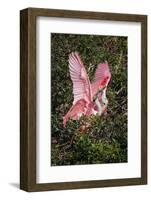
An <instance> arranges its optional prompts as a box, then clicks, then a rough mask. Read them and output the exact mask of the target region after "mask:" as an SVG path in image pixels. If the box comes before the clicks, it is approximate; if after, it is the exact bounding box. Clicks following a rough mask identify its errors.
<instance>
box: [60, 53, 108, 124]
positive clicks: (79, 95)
mask: <svg viewBox="0 0 151 200" xmlns="http://www.w3.org/2000/svg"><path fill="white" fill-rule="evenodd" d="M69 72H70V77H71V80H72V83H73V95H74V101H73V105H72V107H71V108H70V110H69V111H68V112H67V114H66V115H65V116H64V117H63V124H64V127H65V126H66V123H67V121H68V120H69V119H73V120H78V119H79V118H80V117H81V116H82V115H86V116H90V115H96V114H98V115H99V116H101V115H102V114H103V113H104V112H105V111H106V108H107V104H108V99H107V97H106V90H107V85H108V83H109V81H110V78H111V73H110V70H109V66H108V63H107V62H105V63H100V64H98V66H97V69H96V71H95V75H94V79H93V80H92V82H91V83H90V80H89V77H88V75H87V72H86V69H85V67H84V65H83V62H82V60H81V58H80V56H79V54H78V52H72V53H71V54H69Z"/></svg>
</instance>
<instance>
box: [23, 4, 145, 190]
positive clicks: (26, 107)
mask: <svg viewBox="0 0 151 200" xmlns="http://www.w3.org/2000/svg"><path fill="white" fill-rule="evenodd" d="M38 16H45V17H62V18H79V19H91V20H92V19H95V20H110V21H127V22H140V23H141V49H142V52H141V177H140V178H127V179H111V180H97V181H96V180H90V181H77V182H65V183H62V182H60V183H42V184H37V183H36V18H37V17H38ZM143 184H147V16H146V15H136V14H119V13H103V12H87V11H72V10H55V9H41V8H27V9H24V10H21V11H20V189H22V190H25V191H29V192H32V191H46V190H63V189H80V188H98V187H109V186H125V185H143Z"/></svg>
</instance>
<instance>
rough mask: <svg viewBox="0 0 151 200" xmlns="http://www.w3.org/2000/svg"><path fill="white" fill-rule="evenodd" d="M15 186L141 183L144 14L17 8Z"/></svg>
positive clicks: (43, 187)
mask: <svg viewBox="0 0 151 200" xmlns="http://www.w3.org/2000/svg"><path fill="white" fill-rule="evenodd" d="M20 78H21V81H20V113H21V114H20V129H21V130H20V188H21V189H23V190H25V191H45V190H61V189H78V188H94V187H108V186H124V185H141V184H147V16H146V15H135V14H117V13H103V12H85V11H84V12H83V11H71V10H53V9H40V8H27V9H24V10H21V12H20Z"/></svg>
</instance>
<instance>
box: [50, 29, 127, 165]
mask: <svg viewBox="0 0 151 200" xmlns="http://www.w3.org/2000/svg"><path fill="white" fill-rule="evenodd" d="M72 51H78V52H79V53H80V55H81V58H82V60H83V62H84V64H85V67H86V70H87V73H88V75H89V77H90V80H92V78H93V75H94V72H95V69H96V67H97V65H98V63H100V62H104V61H105V60H107V61H108V63H109V66H110V71H111V75H112V77H111V81H110V83H109V85H108V89H107V98H108V100H109V104H108V107H107V114H106V115H104V116H101V117H100V116H91V117H85V116H82V117H81V118H80V120H77V121H74V120H70V121H69V122H68V123H67V127H66V128H63V116H64V115H65V114H66V113H67V111H68V110H69V109H70V107H71V106H72V101H73V95H72V82H71V79H70V75H69V68H68V56H69V53H71V52H72ZM86 123H87V124H89V126H88V127H87V128H85V129H84V130H83V128H82V127H83V125H84V124H86ZM119 162H127V37H117V36H116V37H114V36H96V35H75V34H55V33H53V34H51V165H54V166H55V165H75V164H96V163H119Z"/></svg>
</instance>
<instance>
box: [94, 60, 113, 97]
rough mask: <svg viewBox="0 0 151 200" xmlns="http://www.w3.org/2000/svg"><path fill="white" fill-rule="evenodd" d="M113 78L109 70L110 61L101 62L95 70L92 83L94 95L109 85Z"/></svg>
mask: <svg viewBox="0 0 151 200" xmlns="http://www.w3.org/2000/svg"><path fill="white" fill-rule="evenodd" d="M110 78H111V73H110V70H109V66H108V63H107V62H105V63H100V64H98V66H97V69H96V71H95V75H94V79H93V81H92V83H91V87H92V97H94V95H96V93H97V92H98V90H99V89H101V88H103V87H105V86H107V85H108V83H109V81H110Z"/></svg>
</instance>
